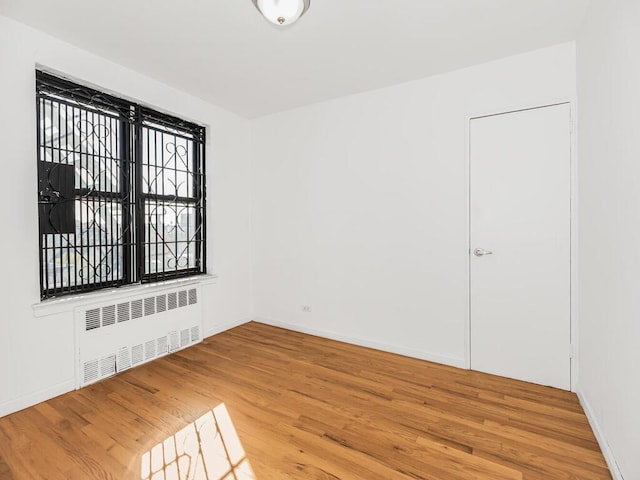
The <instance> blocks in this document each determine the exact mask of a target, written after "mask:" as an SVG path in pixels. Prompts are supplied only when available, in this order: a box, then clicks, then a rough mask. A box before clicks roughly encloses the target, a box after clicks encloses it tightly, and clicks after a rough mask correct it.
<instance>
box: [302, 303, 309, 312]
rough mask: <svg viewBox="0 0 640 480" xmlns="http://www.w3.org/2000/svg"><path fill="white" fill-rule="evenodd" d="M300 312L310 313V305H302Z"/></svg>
mask: <svg viewBox="0 0 640 480" xmlns="http://www.w3.org/2000/svg"><path fill="white" fill-rule="evenodd" d="M302 311H303V312H304V313H311V305H303V306H302Z"/></svg>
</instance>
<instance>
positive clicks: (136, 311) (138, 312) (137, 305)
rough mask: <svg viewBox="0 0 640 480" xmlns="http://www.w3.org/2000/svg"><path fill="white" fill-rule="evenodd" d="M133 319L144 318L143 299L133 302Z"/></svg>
mask: <svg viewBox="0 0 640 480" xmlns="http://www.w3.org/2000/svg"><path fill="white" fill-rule="evenodd" d="M131 318H132V319H136V318H142V299H141V298H140V299H138V300H134V301H132V302H131Z"/></svg>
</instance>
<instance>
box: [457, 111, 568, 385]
mask: <svg viewBox="0 0 640 480" xmlns="http://www.w3.org/2000/svg"><path fill="white" fill-rule="evenodd" d="M570 119H571V113H570V106H569V104H561V105H554V106H549V107H542V108H536V109H531V110H523V111H518V112H512V113H505V114H502V115H493V116H487V117H482V118H475V119H472V120H471V123H470V222H471V224H470V245H471V251H470V272H471V278H470V281H471V285H470V296H471V338H470V345H471V368H472V369H473V370H478V371H482V372H487V373H493V374H496V375H501V376H504V377H510V378H516V379H520V380H525V381H528V382H533V383H538V384H541V385H550V386H553V387H557V388H562V389H565V390H569V389H570V374H571V360H570V335H571V330H570V295H571V291H570V289H571V283H570V282H571V278H570V268H571V267H570V257H571V251H570V241H571V236H570V235H571V234H570V232H571V220H570V219H571V210H570V209H571V200H570V189H571V177H570V175H571V173H570V172H571V130H570Z"/></svg>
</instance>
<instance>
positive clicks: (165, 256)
mask: <svg viewBox="0 0 640 480" xmlns="http://www.w3.org/2000/svg"><path fill="white" fill-rule="evenodd" d="M145 207H146V208H145V213H146V215H145V217H146V220H145V222H146V225H145V233H146V235H145V247H146V249H145V261H146V265H147V273H149V274H159V273H170V272H172V271H176V270H184V269H189V268H197V267H198V266H199V262H198V258H199V253H198V252H199V249H200V248H201V243H202V240H201V239H200V236H201V235H200V234H201V226H198V225H197V218H196V217H197V215H198V209H199V207H197V206H196V205H192V204H178V203H167V202H155V201H151V200H150V201H147V203H146V205H145Z"/></svg>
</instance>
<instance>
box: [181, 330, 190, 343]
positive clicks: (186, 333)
mask: <svg viewBox="0 0 640 480" xmlns="http://www.w3.org/2000/svg"><path fill="white" fill-rule="evenodd" d="M189 338H190V337H189V329H188V328H185V329H184V330H180V347H186V346H187V345H189Z"/></svg>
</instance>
